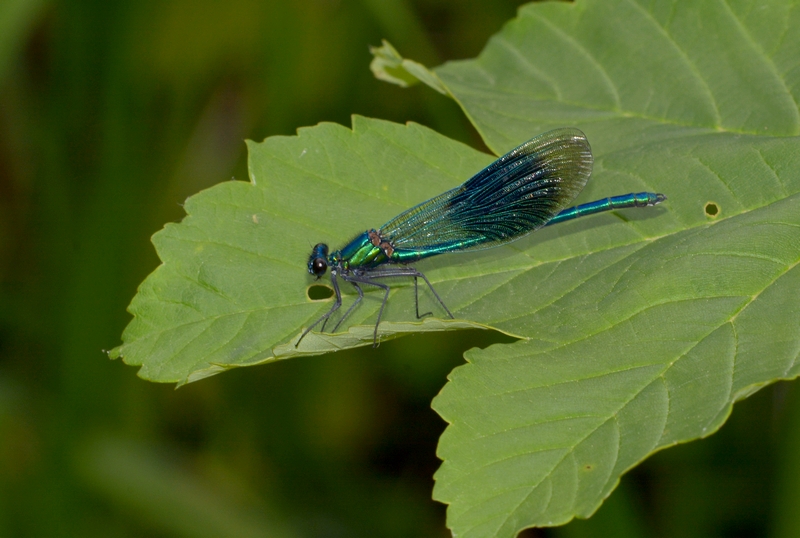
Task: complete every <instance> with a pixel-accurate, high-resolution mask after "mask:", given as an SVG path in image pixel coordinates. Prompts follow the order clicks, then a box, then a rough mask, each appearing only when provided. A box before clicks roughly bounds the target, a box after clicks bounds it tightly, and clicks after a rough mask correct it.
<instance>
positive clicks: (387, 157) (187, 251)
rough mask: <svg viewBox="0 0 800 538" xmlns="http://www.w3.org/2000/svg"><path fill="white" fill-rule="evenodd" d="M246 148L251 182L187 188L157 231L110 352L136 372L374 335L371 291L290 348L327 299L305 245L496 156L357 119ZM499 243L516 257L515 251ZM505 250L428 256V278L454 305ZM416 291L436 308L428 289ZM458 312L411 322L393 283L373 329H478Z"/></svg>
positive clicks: (419, 130)
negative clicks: (152, 259)
mask: <svg viewBox="0 0 800 538" xmlns="http://www.w3.org/2000/svg"><path fill="white" fill-rule="evenodd" d="M249 149H250V180H251V181H250V183H245V182H242V181H229V182H226V183H222V184H219V185H216V186H214V187H212V188H210V189H208V190H206V191H203V192H201V193H199V194H197V195H195V196H192V197H191V198H189V199H188V200H187V201H186V204H185V206H184V208H185V210H186V213H187V217H186V218H185V219H184V220H183V221H182V222H181V223H180V224H168V225H167V226H166V227H165V228H164V230H162V231H161V232H159V233H157V234H156V235H155V236H154V237H153V244H154V245H155V247H156V250H157V251H158V255H159V257H160V258H161V260H162V261H163V264H162V265H161V266H160V267H159V268H158V269H156V271H155V272H153V274H151V275H150V276H149V277H148V278H147V279H146V280H145V281H144V282H143V283H142V285H141V286H140V288H139V292H138V294H137V295H136V297H135V298H134V300H133V302H132V303H131V305H130V307H129V310H130V312H131V313H132V314H133V315H134V319H133V321H132V322H131V323H130V325H129V326H128V327H127V329H126V330H125V333H124V334H123V341H124V344H123V345H122V346H119V347H117V348H115V349H114V350H112V352H111V353H110V356H111V357H112V358H117V357H123V358H124V359H125V362H126V363H128V364H132V365H138V366H141V367H142V368H141V369H140V371H139V375H141V376H142V377H144V378H145V379H150V380H153V381H161V382H178V383H187V382H190V381H196V380H198V379H201V378H203V377H207V376H209V375H213V374H215V373H218V372H220V371H222V370H224V369H227V368H232V367H237V366H249V365H253V364H260V363H264V362H270V361H274V360H277V359H282V358H291V357H295V356H298V355H312V354H319V353H325V352H329V351H336V350H339V349H344V348H347V347H353V346H356V345H367V344H369V345H371V344H372V331H373V327H374V320H375V317H376V316H377V310H378V308H379V307H380V304H381V300H380V299H381V297H379V295H378V294H376V293H367V297H366V299H365V300H364V304H362V305H360V306H359V308H358V309H357V310H356V311H354V312H353V314H352V316H351V318H352V319H350V325H349V330H347V331H344V332H341V333H339V334H336V335H331V334H322V335H317V334H314V333H312V334H309V335H308V336H307V337H306V338H305V339H303V341H302V343H301V345H300V346H297V347H296V346H295V343H296V342H297V339H298V338H299V336H300V333H301V330H302V327H304V326H308V325H310V324H311V323H313V322H314V321H315V320H316V319H318V318H319V316H321V315H322V314H323V313H324V312H326V311H327V310H328V309H329V308H330V306H331V302H332V299H326V300H318V301H312V300H311V299H309V297H308V288H309V287H310V286H312V285H314V284H315V281H314V279H313V278H312V277H311V276H310V275H309V274H308V272H307V271H306V263H307V260H308V255H309V254H310V253H311V247H312V245H314V244H316V243H318V242H320V241H322V242H326V243H329V244H331V245H343V244H344V243H345V242H346V241H347V240H349V239H350V238H351V237H352V236H353V235H355V234H356V233H358V232H360V231H363V230H365V229H368V228H374V227H375V226H379V225H380V224H382V223H383V222H385V221H387V220H389V219H390V218H391V217H392V216H394V215H396V214H397V213H399V212H400V211H402V210H403V209H406V208H408V207H410V206H411V205H413V204H415V203H417V202H419V201H421V200H424V199H426V198H429V197H431V196H433V195H435V194H438V193H440V192H442V191H444V190H446V189H448V188H451V187H452V186H453V185H457V184H458V183H460V182H461V181H463V179H464V178H465V177H468V176H469V175H471V174H472V173H474V172H475V171H477V170H480V169H481V168H482V167H484V166H485V165H487V164H488V163H490V162H491V161H492V157H491V156H488V155H485V154H483V153H480V152H478V151H475V150H473V149H470V148H469V147H467V146H465V145H463V144H461V143H458V142H454V141H452V140H449V139H447V138H445V137H443V136H441V135H439V134H437V133H435V132H433V131H431V130H430V129H427V128H425V127H422V126H420V125H416V124H409V125H397V124H393V123H389V122H385V121H379V120H371V119H366V118H361V117H357V116H356V117H354V118H353V130H352V131H351V130H349V129H347V128H345V127H342V126H339V125H334V124H321V125H318V126H316V127H313V128H306V129H300V131H299V134H298V136H296V137H281V136H276V137H272V138H269V139H267V140H265V141H264V142H263V143H260V144H256V143H252V142H251V143H249ZM505 252H506V258H508V257H511V258H517V261H516V262H515V263H516V265H520V264H521V263H524V258H525V257H524V256H522V257H520V256H519V255H518V254H515V251H513V250H509V249H506V250H505ZM502 257H503V256H500V258H499V259H495V257H493V256H485V255H484V256H483V258H480V257H477V258H475V257H473V258H467V259H466V260H465V261H466V263H465V264H462V265H459V264H456V265H453V264H452V263H449V264H448V263H441V262H440V263H439V264H438V267H439V268H436V266H435V265H434V264H429V265H427V266H426V267H427V268H428V269H429V270H428V272H427V275H428V277H429V278H430V279H431V282H432V283H433V285H434V286H436V287H437V290H438V291H439V292H440V293H445V296H444V297H446V299H445V300H448V301H449V302H448V303H447V304H448V305H449V306H450V307H451V308H458V306H459V303H466V302H468V301H470V300H472V298H473V295H472V288H470V286H468V285H467V286H462V285H461V283H460V282H459V280H458V279H459V277H463V276H465V275H475V274H479V275H483V278H484V279H485V280H486V281H487V282H489V281H491V280H492V278H491V275H487V274H486V272H487V270H486V269H485V268H487V267H501V266H502V261H501V260H502ZM481 260H483V261H481ZM321 282H326V283H327V280H326V281H321ZM439 283H443V285H442V286H440V285H439ZM343 291H344V292H345V293H348V294H350V295H347V296H346V297H345V301H352V300H353V299H354V293H353V292H352V291H351V290H350V289H348V288H344V289H343ZM420 300H421V302H422V303H423V304H422V307H423V308H425V306H426V305H427V306H428V307H429V309H431V310H432V309H434V308H436V305H434V303H433V301H434V299H433V298H432V296H431V295H429V294H428V293H427V290H422V289H421V291H420ZM426 301H427V302H426ZM439 308H440V307H439ZM500 310H502V308H501V307H500V306H498V307H497V309H496V311H498V312H499V311H500ZM454 312H455V310H454ZM462 318H463V319H462V320H449V319H448V320H439V319H430V318H425V319H424V320H423V321H421V322H418V321H413V322H411V321H409V320H416V317H415V314H414V298H413V288H412V287H409V285H408V283H405V284H404V285H401V286H398V287H396V288H395V289H394V291H393V294H392V297H391V299H390V302H389V305H388V306H387V308H386V312H385V313H384V319H385V320H386V322H385V323H381V332H380V334H381V338H382V339H386V338H391V337H393V336H396V335H400V334H404V333H410V332H420V331H440V330H444V329H460V328H466V327H483V325H481V324H480V322H479V321H464V320H467V319H469V318H466V317H464V316H462Z"/></svg>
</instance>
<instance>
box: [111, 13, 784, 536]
mask: <svg viewBox="0 0 800 538" xmlns="http://www.w3.org/2000/svg"><path fill="white" fill-rule="evenodd" d="M387 50H388V49H387ZM798 50H800V9H799V8H798V5H797V3H796V2H788V1H777V0H776V1H773V2H770V3H759V4H757V3H755V2H745V1H740V2H734V1H728V2H727V3H725V2H713V3H712V2H695V3H691V2H681V3H678V2H671V1H666V0H656V1H648V2H637V1H635V0H627V1H625V0H620V1H609V0H602V1H601V0H595V1H590V0H586V1H581V0H578V1H576V2H574V3H571V4H566V3H537V4H534V5H530V6H526V7H525V8H523V9H522V10H521V11H520V16H519V18H518V19H516V20H515V21H513V22H512V23H510V24H509V25H508V26H507V27H506V28H505V29H504V30H503V31H502V32H501V33H500V34H498V35H497V36H495V37H494V38H492V40H491V41H490V43H489V44H488V45H487V47H486V49H485V50H484V51H483V52H482V53H481V55H480V57H479V58H477V59H476V60H471V61H462V62H453V63H449V64H445V65H444V66H442V67H440V68H436V69H434V70H433V71H427V70H425V69H424V68H423V67H421V66H419V64H416V65H417V66H419V67H415V68H414V69H409V68H408V67H407V66H409V65H411V64H410V63H408V62H407V61H404V60H402V58H401V57H400V56H399V54H396V52H395V53H394V56H395V57H392V56H391V54H389V53H386V54H389V58H390V59H391V61H392V62H393V64H392V67H393V68H395V69H404V70H405V73H406V74H410V75H413V76H415V77H416V78H417V79H420V80H423V81H426V83H430V81H431V80H434V81H436V84H441V88H439V89H440V90H444V91H445V92H446V93H447V94H449V95H451V96H453V97H454V98H455V99H456V100H457V101H458V102H459V103H460V104H461V106H462V107H463V109H464V111H465V112H466V114H467V115H468V116H469V117H470V118H471V119H472V121H473V122H474V123H475V125H476V127H477V128H478V129H479V131H480V132H481V134H482V136H483V137H484V139H485V140H486V141H487V144H489V146H490V147H491V148H492V149H493V150H494V151H496V152H498V153H501V152H503V151H505V150H507V149H510V148H511V147H513V146H515V145H516V144H518V143H521V142H523V141H525V140H526V139H528V138H530V137H531V136H533V135H536V134H538V133H540V132H542V131H545V130H547V129H549V128H551V127H556V126H568V125H575V126H577V127H580V128H582V129H583V130H584V131H585V132H586V133H587V135H588V137H589V140H590V142H591V143H592V145H593V148H594V151H595V156H596V162H595V171H594V174H593V177H592V179H591V180H590V182H589V185H588V186H587V188H586V189H585V192H584V193H583V194H582V195H581V197H580V200H579V201H589V200H592V199H596V198H601V197H605V196H608V195H613V194H622V193H625V192H630V191H641V190H652V191H658V192H663V193H665V194H667V195H668V196H669V200H668V201H667V202H666V203H665V204H662V205H661V206H659V207H657V208H649V209H646V210H645V209H640V210H629V211H623V212H618V213H614V214H604V215H598V216H595V217H591V218H586V219H579V220H577V221H573V222H569V223H565V224H563V225H559V226H554V227H552V228H547V229H544V230H541V231H539V232H537V233H535V234H532V235H531V236H528V237H527V238H524V239H522V240H520V241H517V242H515V243H512V244H511V245H508V246H505V247H501V248H497V249H492V250H487V251H480V252H474V253H467V254H461V255H449V256H441V257H438V258H433V259H430V260H427V261H425V262H422V263H420V264H419V265H418V268H419V269H420V270H422V271H424V272H425V273H426V275H428V277H429V278H430V279H431V281H432V283H433V285H434V286H435V287H436V290H437V291H438V293H439V294H440V295H441V296H442V299H443V300H444V301H445V303H446V304H447V305H448V306H449V307H450V309H451V310H452V311H453V312H454V314H455V315H456V318H457V319H456V320H452V321H451V320H438V319H426V320H424V322H417V321H415V317H414V313H413V304H414V303H413V288H412V287H411V286H409V285H408V284H400V283H398V285H397V287H394V288H393V292H392V296H391V298H390V301H389V304H388V307H387V312H386V318H385V319H386V321H385V322H382V323H381V326H380V335H381V337H382V338H387V337H392V336H395V335H400V334H403V333H407V332H411V331H422V330H444V329H456V328H460V327H464V326H478V327H490V328H494V329H497V330H500V331H503V332H505V333H507V334H511V335H515V336H518V337H520V338H521V340H520V341H519V342H517V343H514V344H510V345H496V346H492V347H491V348H489V349H486V350H472V351H471V352H469V353H468V354H467V359H468V361H469V363H468V364H467V365H465V366H462V367H459V368H457V369H456V370H455V371H454V372H453V374H452V375H451V379H450V382H449V383H448V384H447V386H446V387H445V388H444V390H443V391H442V393H441V395H440V396H439V397H437V399H436V400H435V401H434V407H435V408H436V410H437V411H438V412H439V413H440V414H441V415H442V416H443V417H444V418H445V419H446V420H447V421H448V422H449V423H450V425H449V426H448V428H447V430H446V432H445V434H444V435H443V437H442V440H441V442H440V446H439V455H440V457H442V459H443V460H444V463H443V465H442V467H441V469H440V470H439V472H438V473H437V475H436V479H437V484H436V488H435V491H434V496H435V498H437V499H439V500H441V501H443V502H446V503H448V504H449V505H450V506H449V508H448V525H449V526H450V527H451V528H452V529H453V531H454V534H455V535H458V536H474V537H478V536H513V535H514V534H515V533H516V532H517V531H518V530H520V529H522V528H525V527H529V526H543V525H557V524H561V523H564V522H566V521H568V520H569V519H571V518H572V517H575V516H578V517H588V516H589V515H591V513H593V512H594V510H596V509H597V507H598V506H599V505H600V503H601V502H602V500H603V499H604V498H605V497H607V496H608V495H609V494H610V493H611V491H612V490H613V489H614V487H615V486H616V484H617V483H618V480H619V477H620V475H621V474H622V473H623V472H625V471H626V470H627V469H630V468H631V467H632V466H634V465H636V464H637V463H638V462H639V461H641V460H642V459H644V458H646V457H647V456H648V455H649V454H651V453H652V452H654V451H655V450H659V449H661V448H664V447H667V446H670V445H672V444H675V443H678V442H685V441H688V440H691V439H696V438H698V437H703V436H706V435H709V434H711V433H713V432H714V431H715V430H716V429H718V428H719V427H720V426H721V424H722V423H723V422H724V421H725V419H726V417H727V416H728V414H729V413H730V410H731V406H732V404H733V402H735V401H736V400H738V399H741V398H744V397H746V396H747V395H749V394H751V393H752V392H753V391H755V390H757V389H758V388H760V387H761V386H763V385H764V384H767V383H770V382H773V381H774V380H776V379H790V378H794V377H796V376H797V375H798V368H800V367H799V366H798V356H799V355H800V330H799V328H800V269H798V262H800V138H798V133H800V113H799V112H798V106H797V102H798V101H800V96H799V95H798V92H800V55H799V54H798V52H797V51H798ZM390 52H391V51H390ZM398 58H399V60H398ZM420 73H429V74H430V77H427V76H420ZM395 74H396V73H395ZM404 77H406V75H402V76H400V75H398V78H401V79H404ZM426 79H428V80H426ZM490 161H491V157H489V156H487V155H483V154H480V153H478V152H476V151H474V150H471V149H469V148H467V147H465V146H463V145H461V144H458V143H455V142H453V141H449V140H447V139H445V138H443V137H441V136H439V135H437V134H435V133H433V132H431V131H430V130H428V129H425V128H423V127H420V126H418V125H414V124H410V125H407V126H400V125H395V124H390V123H387V122H381V121H377V120H368V119H364V118H358V117H356V118H354V123H353V130H352V131H351V130H348V129H346V128H344V127H340V126H334V125H328V124H323V125H319V126H317V127H314V128H310V129H302V130H300V132H299V134H298V136H297V137H274V138H270V139H267V140H266V141H265V142H263V143H261V144H252V143H251V144H250V172H251V183H249V184H248V183H242V182H229V183H225V184H221V185H218V186H216V187H214V188H212V189H209V190H208V191H204V192H202V193H200V194H198V195H196V196H194V197H192V198H191V199H190V200H188V201H187V204H186V210H187V214H188V216H187V218H186V219H185V220H184V221H183V222H182V223H180V224H177V225H175V224H173V225H168V226H167V227H166V228H165V230H164V231H162V232H160V233H159V234H156V236H155V237H154V243H155V245H156V248H157V250H158V253H159V256H160V257H161V259H162V260H163V262H164V263H163V265H162V266H161V267H159V268H158V269H157V270H156V272H154V273H153V274H152V275H151V276H150V277H148V279H147V280H146V281H145V282H144V283H143V284H142V287H141V288H140V290H139V294H138V295H137V297H136V298H135V299H134V301H133V303H132V304H131V307H130V310H131V312H132V313H133V314H134V320H133V321H132V322H131V324H130V326H129V327H128V329H127V330H126V332H125V334H124V335H123V341H124V344H123V345H122V346H120V347H119V348H117V349H115V350H114V351H113V352H112V356H115V357H116V356H123V357H124V358H125V360H126V362H128V363H130V364H137V365H141V366H142V368H141V370H140V375H142V376H143V377H146V378H148V379H153V380H157V381H177V382H188V381H192V380H195V379H199V378H201V377H204V376H206V375H211V374H213V373H216V372H218V371H221V370H223V369H225V368H230V367H236V366H244V365H251V364H258V363H262V362H268V361H273V360H277V359H280V358H288V357H293V356H298V355H305V354H315V353H322V352H325V351H335V350H337V349H343V348H346V347H352V346H355V345H366V344H369V343H371V339H372V328H373V325H372V324H373V323H374V319H375V316H376V314H377V309H378V307H379V306H380V294H377V293H368V294H367V298H366V299H365V301H364V304H362V305H361V306H359V308H358V309H357V310H356V311H355V312H354V313H353V315H352V319H350V320H349V325H347V330H346V331H345V332H342V333H339V334H333V335H332V334H324V335H315V334H313V333H312V334H310V335H309V336H308V337H307V338H306V339H305V340H303V342H302V343H301V344H300V345H299V346H298V347H295V345H294V343H295V342H296V341H297V338H298V337H299V335H300V333H301V328H302V327H303V326H308V325H309V324H310V323H313V321H314V320H315V319H317V317H318V316H319V315H321V314H322V313H323V312H325V311H326V310H327V309H328V308H329V307H330V299H329V300H322V301H316V302H315V301H312V300H310V299H309V298H308V296H307V289H308V287H309V286H310V285H312V284H313V281H312V279H311V277H310V276H309V275H308V274H307V273H306V272H305V262H306V259H307V256H308V254H309V252H310V250H311V246H312V245H313V244H315V243H317V242H320V241H324V242H327V243H329V244H331V245H336V246H340V245H343V244H344V243H345V242H346V241H347V240H348V239H350V238H351V237H352V236H353V235H354V234H356V233H358V232H361V231H363V230H365V229H368V228H373V227H376V226H380V225H381V224H382V223H383V222H386V221H387V220H389V219H390V218H391V217H393V216H395V215H396V214H397V213H399V212H400V211H402V210H404V209H406V208H408V207H410V206H412V205H414V204H416V203H418V202H420V201H423V200H425V199H426V198H428V197H430V196H433V195H435V194H438V193H440V192H442V191H444V190H446V189H448V188H451V187H453V186H455V185H457V184H459V183H461V182H463V181H464V180H465V179H466V178H468V177H469V176H470V175H472V174H473V173H475V172H476V171H478V170H479V169H480V168H481V167H482V166H485V165H486V164H488V163H489V162H490ZM345 291H348V292H349V290H345ZM421 297H422V298H421V301H422V302H423V303H425V304H428V305H430V309H431V310H433V311H434V313H436V314H438V315H441V312H439V310H438V306H437V305H436V303H435V301H434V299H433V298H432V297H431V296H430V294H429V292H427V290H425V291H424V292H423V293H422V295H421ZM352 300H353V296H352V295H350V296H348V297H346V298H345V301H352Z"/></svg>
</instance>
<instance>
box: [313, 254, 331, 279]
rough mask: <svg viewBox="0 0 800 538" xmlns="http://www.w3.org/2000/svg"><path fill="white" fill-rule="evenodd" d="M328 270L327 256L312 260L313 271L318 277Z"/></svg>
mask: <svg viewBox="0 0 800 538" xmlns="http://www.w3.org/2000/svg"><path fill="white" fill-rule="evenodd" d="M327 270H328V262H326V261H325V258H314V261H313V262H311V272H312V273H314V274H315V275H317V277H321V276H322V275H324V274H325V271H327Z"/></svg>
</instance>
